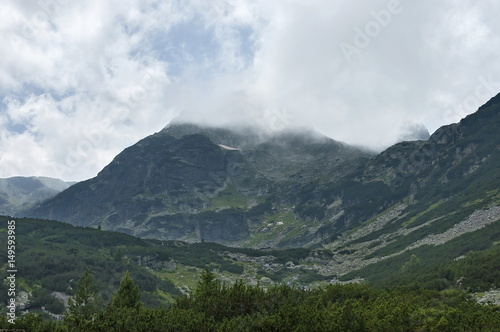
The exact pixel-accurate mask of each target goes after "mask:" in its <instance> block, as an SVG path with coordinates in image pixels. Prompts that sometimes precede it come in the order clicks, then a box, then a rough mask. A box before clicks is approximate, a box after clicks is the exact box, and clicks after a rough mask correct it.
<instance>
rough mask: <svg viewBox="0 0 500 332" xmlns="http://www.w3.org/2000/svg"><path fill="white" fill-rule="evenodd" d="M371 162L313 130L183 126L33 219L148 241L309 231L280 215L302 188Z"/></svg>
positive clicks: (134, 150) (146, 142) (237, 239)
mask: <svg viewBox="0 0 500 332" xmlns="http://www.w3.org/2000/svg"><path fill="white" fill-rule="evenodd" d="M223 146H228V147H231V148H232V149H227V148H224V147H223ZM370 156H371V155H370V154H368V153H366V152H363V151H361V150H359V149H356V148H353V147H350V146H348V145H346V144H343V143H340V142H336V141H334V140H332V139H330V138H327V137H325V136H321V135H319V134H317V133H314V132H298V133H297V132H294V133H287V132H285V133H280V134H276V135H269V136H262V135H260V133H259V132H258V131H256V129H252V128H246V129H242V130H240V131H230V130H225V129H220V128H203V127H198V126H194V125H189V124H175V125H171V126H169V127H167V128H165V130H163V131H162V132H160V133H157V134H154V135H151V136H149V137H147V138H145V139H143V140H141V141H140V142H138V143H137V144H135V145H133V146H131V147H129V148H127V149H125V150H124V151H123V152H122V153H120V154H119V155H118V156H117V157H116V158H115V159H114V160H113V161H112V162H111V163H110V164H109V165H108V166H106V167H105V168H104V169H103V170H102V171H101V172H100V173H99V174H98V176H97V177H95V178H93V179H90V180H88V181H84V182H80V183H78V184H76V185H74V186H72V187H71V188H69V189H67V190H65V191H63V192H62V193H60V194H59V195H57V196H56V197H54V198H52V199H50V200H48V201H46V202H44V203H42V204H40V205H39V206H37V207H36V208H35V209H33V210H32V211H30V212H29V215H30V216H32V217H38V218H49V219H56V220H61V221H65V222H69V223H72V224H75V225H85V226H94V227H97V225H100V226H101V227H102V228H103V229H107V230H116V231H121V232H125V233H129V234H133V235H136V236H140V237H146V238H159V239H171V240H173V239H180V240H185V241H190V242H193V241H195V242H196V241H201V240H202V239H204V240H207V241H215V242H219V243H225V244H229V243H232V244H241V243H242V242H244V241H247V240H248V239H249V237H250V236H251V235H252V234H255V233H261V229H263V228H265V227H269V226H267V225H268V224H273V225H274V226H276V225H278V223H281V224H283V223H285V222H287V223H288V224H287V225H286V226H288V228H285V227H280V233H281V236H282V237H284V236H286V234H288V233H290V232H292V231H295V232H296V229H297V228H300V226H302V225H297V223H300V221H297V220H295V219H294V218H293V215H288V216H284V215H283V216H281V215H280V213H281V212H282V211H292V210H293V207H294V204H295V201H296V195H295V193H296V191H297V190H298V188H299V187H300V186H302V185H303V184H304V183H308V182H310V181H320V182H321V181H336V180H337V179H340V178H341V177H342V176H344V175H345V174H347V173H349V172H351V171H352V170H353V169H355V168H356V167H357V166H359V165H360V164H361V163H362V162H364V160H366V159H367V158H368V157H370ZM277 219H279V220H277ZM285 219H286V220H285ZM264 222H265V223H264ZM295 236H296V234H293V233H292V234H290V237H295ZM266 239H272V240H273V241H276V243H275V244H278V243H279V241H280V237H276V236H273V235H271V234H264V240H261V239H259V238H256V239H255V241H254V245H256V246H262V245H263V243H265V241H266ZM266 246H267V245H266Z"/></svg>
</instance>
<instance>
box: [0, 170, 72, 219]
mask: <svg viewBox="0 0 500 332" xmlns="http://www.w3.org/2000/svg"><path fill="white" fill-rule="evenodd" d="M71 184H72V183H68V182H64V181H62V180H59V179H52V178H47V177H21V176H16V177H11V178H6V179H0V214H1V215H12V216H15V215H17V214H18V213H19V212H21V211H23V210H26V209H28V208H30V207H32V206H34V205H35V204H37V203H39V202H41V201H44V200H47V199H49V198H52V197H54V196H55V195H57V194H58V193H60V192H61V191H63V190H64V189H67V188H68V187H69V186H70V185H71Z"/></svg>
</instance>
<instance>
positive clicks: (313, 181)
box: [29, 95, 500, 273]
mask: <svg viewBox="0 0 500 332" xmlns="http://www.w3.org/2000/svg"><path fill="white" fill-rule="evenodd" d="M499 129H500V95H497V96H496V97H494V98H492V99H491V100H490V101H489V102H488V103H487V104H486V105H484V106H482V107H481V108H480V109H479V110H478V111H477V112H476V113H474V114H471V115H469V116H468V117H466V118H465V119H463V120H461V121H460V122H459V123H456V124H451V125H448V126H443V127H441V128H439V129H438V130H437V131H436V132H435V133H433V134H432V135H431V137H430V138H429V139H428V140H422V141H411V142H402V143H398V144H395V145H394V146H391V147H390V148H388V149H387V150H385V151H383V152H382V153H380V154H378V155H376V156H371V155H368V154H366V153H364V152H362V151H361V150H358V149H355V148H353V147H350V146H347V145H345V144H342V143H339V142H336V141H334V140H332V139H328V138H326V137H324V136H321V135H318V134H316V133H314V132H293V133H291V132H285V133H280V134H276V135H270V136H266V135H262V134H260V133H259V132H258V131H252V130H251V129H248V128H240V129H238V130H236V129H234V130H226V129H221V128H203V127H198V126H194V125H189V124H174V125H171V126H169V127H167V128H165V129H164V130H163V131H162V132H160V133H157V134H155V135H152V136H149V137H147V138H145V139H143V140H141V141H140V142H138V143H137V144H135V145H133V146H131V147H130V148H127V149H126V150H124V151H123V152H122V153H121V154H119V155H118V156H117V157H116V158H115V159H114V160H113V161H112V162H111V163H110V164H109V165H108V166H106V167H105V168H104V169H103V170H102V171H101V172H100V173H99V174H98V176H97V177H96V178H93V179H90V180H88V181H85V182H81V183H79V184H77V185H75V186H72V187H71V188H69V189H67V190H65V191H64V192H62V193H60V194H59V195H57V196H56V197H54V198H52V199H50V200H48V201H46V202H44V203H42V204H40V205H39V206H37V207H36V208H34V209H32V210H31V211H30V212H29V215H30V216H33V217H39V218H50V219H57V220H61V221H66V222H70V223H72V224H75V225H86V226H94V227H97V226H98V225H99V226H101V227H102V228H103V229H107V230H116V231H121V232H126V233H129V234H133V235H136V236H140V237H145V238H157V239H171V240H174V239H180V240H183V241H188V242H199V241H202V240H207V241H214V242H218V243H222V244H226V245H232V246H243V247H253V248H262V247H301V246H308V247H325V248H328V249H331V250H334V253H335V254H338V255H339V260H341V261H344V262H346V264H347V265H349V262H350V261H353V260H355V261H359V260H361V261H360V263H359V264H360V265H363V264H367V260H369V259H372V258H380V257H385V256H386V255H393V254H397V253H399V252H400V251H401V250H404V249H405V248H406V247H408V246H411V245H414V244H415V243H418V242H419V241H421V240H425V241H427V240H428V239H429V237H430V236H431V235H432V234H441V233H443V234H445V235H443V236H447V234H448V233H446V232H452V231H454V229H455V228H457V227H459V226H460V225H461V224H460V223H461V222H465V219H467V218H468V217H469V216H472V215H473V213H474V211H475V210H481V211H486V210H488V208H490V207H495V206H496V204H498V197H499V195H500V192H499V190H500V145H499V144H500V130H499ZM224 146H225V147H224ZM227 147H230V148H231V149H228V148H227ZM478 225H481V227H484V226H485V224H482V223H481V222H479V224H477V225H476V226H478ZM473 227H475V226H474V225H473ZM378 238H381V239H382V240H381V239H378ZM450 239H451V238H450V237H448V238H447V239H445V240H446V241H448V240H450ZM354 241H355V242H354ZM376 241H379V242H376ZM351 252H352V253H353V254H352V255H350V254H348V253H351ZM354 253H355V254H354ZM353 255H355V256H356V257H354V256H353ZM359 264H358V265H359ZM350 265H351V269H356V268H359V266H356V264H350ZM347 272H348V271H347V270H346V271H344V270H343V272H342V273H347Z"/></svg>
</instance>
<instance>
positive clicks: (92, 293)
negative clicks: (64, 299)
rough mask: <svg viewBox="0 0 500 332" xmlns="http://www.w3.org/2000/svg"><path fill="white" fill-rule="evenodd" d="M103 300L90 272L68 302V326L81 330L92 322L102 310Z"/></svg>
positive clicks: (82, 278)
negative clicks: (80, 328)
mask: <svg viewBox="0 0 500 332" xmlns="http://www.w3.org/2000/svg"><path fill="white" fill-rule="evenodd" d="M102 305H103V304H102V299H101V297H100V296H99V294H98V292H97V288H96V285H95V284H94V278H93V277H92V275H91V273H90V270H89V269H87V270H85V273H84V274H83V276H82V277H81V278H80V280H79V281H78V283H77V284H76V294H75V296H74V297H72V298H70V299H69V301H68V312H67V314H66V316H65V319H66V321H67V322H68V325H70V326H74V327H76V328H79V327H81V326H85V325H86V324H88V323H89V322H91V321H92V320H93V319H94V318H95V317H96V316H97V314H98V313H99V312H100V311H101V310H102Z"/></svg>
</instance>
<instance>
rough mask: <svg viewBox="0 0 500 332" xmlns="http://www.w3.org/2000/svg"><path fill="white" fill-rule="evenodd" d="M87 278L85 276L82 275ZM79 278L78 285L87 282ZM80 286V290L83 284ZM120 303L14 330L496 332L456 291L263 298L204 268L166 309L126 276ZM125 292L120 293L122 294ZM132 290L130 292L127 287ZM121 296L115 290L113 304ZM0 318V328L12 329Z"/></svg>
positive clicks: (499, 319)
mask: <svg viewBox="0 0 500 332" xmlns="http://www.w3.org/2000/svg"><path fill="white" fill-rule="evenodd" d="M87 277H88V276H87ZM87 277H86V276H84V277H82V282H81V283H83V281H84V280H85V278H87ZM81 283H80V284H81ZM122 285H123V288H121V290H125V289H128V291H127V292H125V293H128V294H135V295H134V296H132V297H128V296H126V297H125V298H127V299H132V298H133V301H128V300H127V301H125V302H123V303H126V304H125V305H119V306H116V305H110V306H108V308H107V309H106V310H101V311H99V312H97V313H94V314H93V315H92V317H93V319H92V320H81V321H79V323H78V324H76V323H75V322H74V320H71V317H72V316H69V317H68V318H67V319H65V320H64V321H62V322H53V321H49V320H44V319H43V318H42V317H41V316H39V315H33V314H29V315H26V316H23V317H20V318H18V320H17V321H16V326H15V327H16V328H21V329H25V330H27V331H33V332H41V331H55V332H57V331H88V332H92V331H103V332H104V331H106V332H127V331H136V332H139V331H144V332H146V331H147V332H150V331H158V332H160V331H405V332H406V331H498V326H500V308H499V307H495V306H481V305H479V304H477V303H475V302H474V301H471V300H470V299H469V298H468V296H467V295H466V294H465V293H464V292H462V291H458V290H447V291H443V292H438V291H431V290H425V289H421V288H392V289H386V290H378V289H374V288H370V287H369V286H367V285H357V284H347V285H330V286H327V287H324V288H318V289H314V290H309V291H307V290H303V289H296V288H292V287H288V286H283V285H282V286H276V287H272V288H270V289H269V290H267V291H264V290H263V289H262V288H260V287H256V286H249V285H245V284H243V283H242V282H241V281H238V282H237V283H235V284H234V285H233V286H226V285H224V284H221V283H220V282H219V281H218V280H217V279H216V277H215V275H214V274H213V273H211V272H210V271H209V270H208V269H207V270H205V272H203V274H202V275H201V277H200V281H199V283H198V287H197V289H196V290H195V292H194V293H193V294H192V295H191V296H182V297H179V298H178V299H177V301H176V303H175V304H173V305H172V306H170V307H169V308H146V307H144V306H140V305H137V303H138V302H137V294H138V290H137V289H136V286H135V285H134V283H133V282H132V281H131V280H130V278H129V277H128V275H126V276H125V277H124V278H123V280H122ZM125 286H126V287H125ZM128 286H131V287H128ZM123 294H124V293H123V292H121V291H117V292H116V293H115V297H114V298H120V297H122V295H123ZM121 303H122V302H121ZM11 327H12V326H11V325H9V323H8V322H7V320H6V318H5V317H4V316H3V317H1V318H0V328H11Z"/></svg>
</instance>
